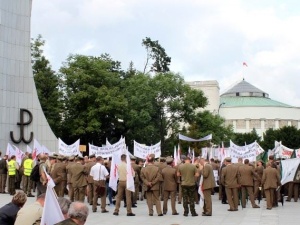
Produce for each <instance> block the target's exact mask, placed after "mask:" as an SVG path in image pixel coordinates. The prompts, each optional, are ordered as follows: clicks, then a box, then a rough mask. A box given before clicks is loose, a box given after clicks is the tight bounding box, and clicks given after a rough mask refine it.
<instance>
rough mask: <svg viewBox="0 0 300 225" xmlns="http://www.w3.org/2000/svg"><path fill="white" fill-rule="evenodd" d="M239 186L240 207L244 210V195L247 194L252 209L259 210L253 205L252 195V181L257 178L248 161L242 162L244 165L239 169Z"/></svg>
mask: <svg viewBox="0 0 300 225" xmlns="http://www.w3.org/2000/svg"><path fill="white" fill-rule="evenodd" d="M239 173H240V185H241V190H242V207H243V208H246V194H247V193H248V195H249V198H250V202H251V204H252V208H260V207H259V206H258V205H256V204H255V200H254V194H253V179H254V177H256V178H257V177H258V175H257V174H256V173H255V171H254V168H253V167H252V166H250V165H249V159H245V160H244V165H242V166H240V167H239Z"/></svg>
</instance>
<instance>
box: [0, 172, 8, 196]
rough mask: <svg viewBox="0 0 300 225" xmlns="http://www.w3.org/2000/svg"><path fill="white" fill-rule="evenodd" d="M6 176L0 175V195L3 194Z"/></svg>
mask: <svg viewBox="0 0 300 225" xmlns="http://www.w3.org/2000/svg"><path fill="white" fill-rule="evenodd" d="M6 179H7V174H0V193H4V192H5V187H6Z"/></svg>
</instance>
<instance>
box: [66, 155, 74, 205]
mask: <svg viewBox="0 0 300 225" xmlns="http://www.w3.org/2000/svg"><path fill="white" fill-rule="evenodd" d="M74 160H75V156H70V157H69V161H68V164H67V166H66V169H67V187H68V188H67V189H68V194H69V198H70V200H71V202H74V188H73V183H72V174H71V167H72V166H73V165H74V164H75V162H74Z"/></svg>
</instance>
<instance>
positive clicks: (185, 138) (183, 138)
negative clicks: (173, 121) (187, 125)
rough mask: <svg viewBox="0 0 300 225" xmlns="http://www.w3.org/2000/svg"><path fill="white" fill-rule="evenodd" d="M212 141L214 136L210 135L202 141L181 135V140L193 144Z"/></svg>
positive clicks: (201, 139)
mask: <svg viewBox="0 0 300 225" xmlns="http://www.w3.org/2000/svg"><path fill="white" fill-rule="evenodd" d="M211 139H212V134H209V135H207V136H205V137H203V138H200V139H194V138H190V137H187V136H184V135H182V134H179V140H183V141H191V142H197V141H208V140H211Z"/></svg>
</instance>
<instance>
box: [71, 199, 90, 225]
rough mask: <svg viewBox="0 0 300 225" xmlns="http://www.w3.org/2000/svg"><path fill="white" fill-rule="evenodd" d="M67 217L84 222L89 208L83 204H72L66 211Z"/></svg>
mask: <svg viewBox="0 0 300 225" xmlns="http://www.w3.org/2000/svg"><path fill="white" fill-rule="evenodd" d="M68 215H69V217H70V218H71V219H72V218H73V219H77V220H79V221H81V222H85V221H86V219H87V217H88V215H89V208H88V207H87V206H86V204H84V203H83V202H72V203H71V205H70V208H69V211H68Z"/></svg>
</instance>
